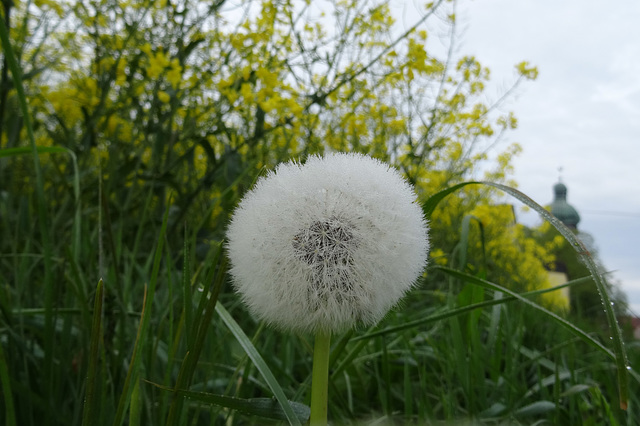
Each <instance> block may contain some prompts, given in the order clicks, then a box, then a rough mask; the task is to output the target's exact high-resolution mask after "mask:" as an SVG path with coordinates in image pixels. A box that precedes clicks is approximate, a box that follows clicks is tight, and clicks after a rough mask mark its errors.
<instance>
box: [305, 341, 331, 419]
mask: <svg viewBox="0 0 640 426" xmlns="http://www.w3.org/2000/svg"><path fill="white" fill-rule="evenodd" d="M330 348H331V333H329V332H323V331H319V332H318V333H317V334H316V342H315V345H314V348H313V373H312V376H311V417H310V418H309V424H310V426H326V425H327V400H328V396H329V394H328V388H329V350H330Z"/></svg>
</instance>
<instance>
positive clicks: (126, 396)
mask: <svg viewBox="0 0 640 426" xmlns="http://www.w3.org/2000/svg"><path fill="white" fill-rule="evenodd" d="M168 218H169V208H168V207H167V209H165V212H164V218H163V219H162V227H161V229H160V234H159V236H158V246H157V247H156V252H155V257H154V259H153V269H152V272H151V281H150V284H149V287H148V290H147V288H146V287H145V295H144V300H143V302H142V318H141V319H140V325H139V326H138V333H137V335H136V342H135V345H134V347H133V354H132V355H131V362H130V364H129V370H128V371H127V377H126V379H125V381H124V385H123V388H122V393H121V394H120V400H119V401H118V408H117V410H116V416H115V418H114V420H113V425H114V426H119V425H121V424H122V422H123V421H124V414H125V411H126V409H127V406H128V405H129V402H130V400H131V393H132V392H133V387H132V382H133V380H137V379H138V371H139V370H140V364H141V362H142V361H141V352H142V350H143V349H144V345H145V343H146V341H147V331H148V328H149V321H150V319H151V306H153V298H154V296H155V291H156V285H157V283H158V272H159V271H160V260H161V259H162V250H163V247H164V239H165V233H166V231H167V221H168Z"/></svg>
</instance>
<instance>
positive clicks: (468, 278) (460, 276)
mask: <svg viewBox="0 0 640 426" xmlns="http://www.w3.org/2000/svg"><path fill="white" fill-rule="evenodd" d="M434 269H438V270H440V271H442V272H444V273H446V274H449V275H451V276H453V277H455V278H458V279H460V280H462V281H466V282H470V283H472V284H476V285H479V286H482V287H485V288H488V289H491V290H494V291H501V292H503V293H505V294H508V295H509V296H511V297H514V298H516V299H518V300H519V301H521V302H523V303H525V304H526V305H528V306H531V307H532V308H534V309H536V310H537V311H540V312H542V313H544V314H545V315H547V316H548V317H549V318H551V319H552V320H554V321H556V322H558V323H559V324H560V325H562V326H564V327H565V328H567V329H568V330H569V331H571V332H572V333H573V334H575V335H576V336H578V337H580V338H581V339H582V340H583V341H584V342H586V343H588V344H590V345H591V346H593V347H594V348H596V349H598V350H600V351H601V352H603V353H604V354H606V355H607V356H608V357H610V358H611V359H613V360H615V359H616V354H615V353H613V352H611V350H609V349H608V348H607V347H605V346H604V345H603V344H602V343H600V342H598V341H597V340H596V339H594V338H593V337H591V336H590V335H589V334H587V333H586V332H585V331H584V330H582V329H581V328H579V327H576V326H575V325H573V324H572V323H570V322H569V321H567V320H566V319H564V318H562V317H561V316H559V315H557V314H554V313H553V312H551V311H549V310H548V309H546V308H544V307H542V306H540V305H538V304H537V303H535V302H532V301H531V300H529V299H527V298H526V297H524V296H522V295H520V294H518V293H516V292H514V291H511V290H509V289H508V288H506V287H502V286H501V285H498V284H495V283H492V282H489V281H486V280H483V279H481V278H477V277H474V276H473V275H469V274H466V273H464V272H460V271H458V270H455V269H451V268H447V267H445V266H434ZM501 300H504V298H503V299H501ZM494 301H495V300H490V301H487V302H494Z"/></svg>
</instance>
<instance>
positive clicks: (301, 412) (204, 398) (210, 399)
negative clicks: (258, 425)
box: [151, 383, 310, 423]
mask: <svg viewBox="0 0 640 426" xmlns="http://www.w3.org/2000/svg"><path fill="white" fill-rule="evenodd" d="M151 384H152V385H153V386H156V387H157V388H159V389H162V390H165V391H168V392H174V393H179V394H180V395H181V396H183V397H185V398H188V399H190V400H192V401H199V402H203V403H205V404H209V405H218V406H220V407H225V408H230V409H232V410H236V411H240V412H242V413H244V414H247V415H249V416H258V417H264V418H268V419H274V420H287V419H288V418H287V416H286V414H285V412H284V410H283V409H282V407H281V406H280V404H278V402H277V401H275V400H273V398H248V399H243V398H235V397H232V396H226V395H217V394H213V393H206V392H195V391H189V390H184V389H173V388H169V387H166V386H161V385H159V384H156V383H151ZM289 405H290V406H291V408H292V409H293V412H294V414H295V416H296V417H297V418H298V420H299V421H300V422H301V423H304V422H306V421H307V420H309V413H310V410H309V407H307V406H306V405H304V404H300V403H298V402H293V401H289Z"/></svg>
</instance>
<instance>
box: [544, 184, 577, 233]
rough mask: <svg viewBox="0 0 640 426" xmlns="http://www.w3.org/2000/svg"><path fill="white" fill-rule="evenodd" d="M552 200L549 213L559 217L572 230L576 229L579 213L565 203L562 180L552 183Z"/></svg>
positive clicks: (565, 197) (564, 188) (565, 191)
mask: <svg viewBox="0 0 640 426" xmlns="http://www.w3.org/2000/svg"><path fill="white" fill-rule="evenodd" d="M553 193H554V197H553V202H552V203H551V206H550V207H551V214H552V215H554V216H555V217H557V218H558V219H560V221H561V222H562V223H564V224H565V225H567V227H569V228H570V229H573V230H574V231H575V230H577V229H578V223H579V222H580V215H579V214H578V212H577V211H576V209H575V208H573V206H572V205H571V204H569V203H567V187H566V185H565V184H563V183H562V182H558V183H556V184H555V185H553Z"/></svg>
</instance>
